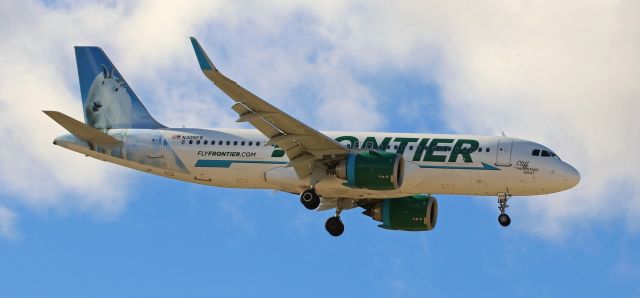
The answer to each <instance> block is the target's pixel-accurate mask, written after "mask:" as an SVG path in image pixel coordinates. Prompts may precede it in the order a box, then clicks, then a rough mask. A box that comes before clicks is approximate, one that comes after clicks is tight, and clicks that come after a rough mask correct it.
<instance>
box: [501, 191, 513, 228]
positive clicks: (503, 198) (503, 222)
mask: <svg viewBox="0 0 640 298" xmlns="http://www.w3.org/2000/svg"><path fill="white" fill-rule="evenodd" d="M510 198H511V194H508V193H499V194H498V209H499V210H500V215H499V216H498V222H499V223H500V225H501V226H503V227H506V226H508V225H509V224H511V218H510V217H509V215H507V213H505V210H506V209H507V207H509V205H507V201H508V200H509V199H510Z"/></svg>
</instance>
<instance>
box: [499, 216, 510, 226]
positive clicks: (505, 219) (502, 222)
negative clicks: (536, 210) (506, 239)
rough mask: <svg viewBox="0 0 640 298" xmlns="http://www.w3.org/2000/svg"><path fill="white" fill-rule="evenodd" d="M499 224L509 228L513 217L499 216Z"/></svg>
mask: <svg viewBox="0 0 640 298" xmlns="http://www.w3.org/2000/svg"><path fill="white" fill-rule="evenodd" d="M498 222H499V223H500V225H501V226H503V227H506V226H509V224H511V217H509V215H507V214H506V213H503V214H500V215H499V216H498Z"/></svg>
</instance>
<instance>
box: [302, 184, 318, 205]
mask: <svg viewBox="0 0 640 298" xmlns="http://www.w3.org/2000/svg"><path fill="white" fill-rule="evenodd" d="M300 203H302V205H304V207H305V208H307V209H309V210H315V209H316V208H318V206H320V197H319V196H318V195H317V194H316V192H315V191H314V190H313V189H307V190H305V191H303V192H302V193H301V194H300Z"/></svg>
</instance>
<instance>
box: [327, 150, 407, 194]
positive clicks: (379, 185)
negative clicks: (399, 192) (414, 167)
mask: <svg viewBox="0 0 640 298" xmlns="http://www.w3.org/2000/svg"><path fill="white" fill-rule="evenodd" d="M336 176H337V177H338V178H340V179H343V180H347V182H346V183H344V185H346V186H349V187H353V188H364V189H373V190H393V189H397V188H399V187H400V186H402V178H403V177H404V159H403V158H402V155H398V154H395V153H391V152H384V151H362V152H358V153H352V154H349V156H348V157H347V159H346V160H343V161H342V162H340V164H338V166H337V167H336Z"/></svg>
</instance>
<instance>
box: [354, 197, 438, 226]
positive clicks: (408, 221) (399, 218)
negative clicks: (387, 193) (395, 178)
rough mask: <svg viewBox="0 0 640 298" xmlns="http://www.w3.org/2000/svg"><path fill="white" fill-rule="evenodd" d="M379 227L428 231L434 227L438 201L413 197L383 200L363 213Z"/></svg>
mask: <svg viewBox="0 0 640 298" xmlns="http://www.w3.org/2000/svg"><path fill="white" fill-rule="evenodd" d="M365 214H367V215H369V216H371V218H373V219H374V220H377V221H380V222H382V224H381V225H379V227H381V228H383V229H389V230H402V231H429V230H432V229H433V228H435V227H436V222H437V220H438V201H437V200H436V198H434V197H432V196H426V195H415V196H411V197H405V198H398V199H384V200H380V201H379V202H377V203H376V204H375V206H374V207H373V208H372V209H369V210H367V211H365Z"/></svg>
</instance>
